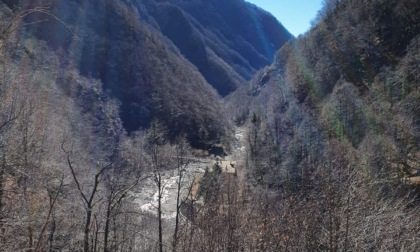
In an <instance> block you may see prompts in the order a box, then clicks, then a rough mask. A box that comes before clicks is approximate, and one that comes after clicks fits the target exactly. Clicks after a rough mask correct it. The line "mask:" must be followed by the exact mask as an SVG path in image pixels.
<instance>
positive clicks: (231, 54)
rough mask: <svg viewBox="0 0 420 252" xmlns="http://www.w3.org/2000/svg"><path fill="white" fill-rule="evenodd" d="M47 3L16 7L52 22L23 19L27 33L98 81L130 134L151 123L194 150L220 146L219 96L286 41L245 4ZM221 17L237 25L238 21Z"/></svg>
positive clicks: (283, 34) (224, 130)
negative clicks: (117, 104) (186, 141)
mask: <svg viewBox="0 0 420 252" xmlns="http://www.w3.org/2000/svg"><path fill="white" fill-rule="evenodd" d="M47 2H48V3H50V2H51V1H41V0H39V1H32V2H30V3H28V2H21V4H20V9H25V8H30V7H34V6H48V8H47V9H46V10H47V11H49V12H51V14H52V15H53V16H54V17H52V16H48V15H46V14H45V13H34V14H32V15H28V16H27V17H26V21H27V22H28V23H33V21H35V23H34V24H32V25H30V26H27V27H26V28H27V29H26V30H27V32H28V34H33V35H34V36H36V37H37V38H39V39H42V40H45V41H46V42H47V43H48V45H49V46H51V48H53V49H55V50H61V51H62V53H63V55H64V57H63V61H64V62H65V64H71V65H74V66H75V67H76V68H77V69H79V71H80V72H81V74H82V75H84V76H89V77H94V78H99V79H100V80H101V81H102V82H103V84H104V88H105V89H107V90H110V91H111V94H112V96H113V97H116V98H118V99H119V100H120V101H121V103H122V106H121V118H122V121H123V125H124V128H125V129H126V130H128V131H129V132H131V131H135V130H138V129H140V128H147V127H148V126H149V124H150V122H151V121H152V119H154V118H155V119H158V120H160V121H162V122H164V123H165V125H166V126H167V127H168V128H169V129H170V136H171V138H172V139H173V138H174V137H175V136H179V135H182V134H186V135H187V136H188V138H189V140H190V142H191V143H193V144H194V145H195V146H197V147H198V146H203V144H204V145H206V144H210V143H213V142H226V137H227V130H228V122H227V120H226V119H225V116H224V114H223V112H222V109H221V105H220V101H219V95H226V94H228V93H230V92H232V91H233V90H235V89H236V88H237V87H238V86H240V85H241V84H242V83H244V82H245V80H247V79H249V78H250V76H251V75H252V74H253V73H254V72H255V71H257V70H258V69H259V68H260V67H262V66H264V65H266V64H269V62H270V61H271V60H272V55H273V52H274V51H275V50H276V49H278V48H280V46H281V45H282V44H284V43H285V41H287V40H288V39H289V38H290V37H291V35H290V34H289V33H288V32H287V31H286V30H285V29H284V28H283V27H282V26H281V25H280V24H279V23H278V22H277V21H276V20H275V19H274V18H273V17H272V16H271V15H269V14H268V13H265V12H263V11H262V10H259V9H257V8H256V7H254V6H251V5H249V4H247V3H245V2H244V1H241V0H236V1H227V2H224V1H150V0H144V1H115V0H104V1H102V0H93V1H81V0H80V1H52V3H51V4H49V5H45V4H46V3H47ZM6 3H8V4H9V6H13V3H9V2H6ZM228 7H229V8H228ZM16 8H17V9H18V8H19V7H16ZM226 11H233V12H235V13H236V12H238V13H240V15H241V16H243V19H241V20H240V22H239V23H238V22H237V21H235V20H237V19H235V18H233V17H232V15H227V14H228V13H227V12H226ZM204 16H206V17H207V19H201V18H202V17H204ZM39 20H43V22H41V23H37V22H38V21H39ZM240 25H242V26H243V27H242V26H241V27H239V26H240ZM249 27H253V28H252V29H248V28H249ZM255 32H257V33H258V34H256V33H255ZM216 91H217V92H216ZM195 129H197V130H195Z"/></svg>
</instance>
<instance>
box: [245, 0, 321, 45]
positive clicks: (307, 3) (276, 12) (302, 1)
mask: <svg viewBox="0 0 420 252" xmlns="http://www.w3.org/2000/svg"><path fill="white" fill-rule="evenodd" d="M246 1H247V2H250V3H253V4H255V5H257V6H259V7H261V8H262V9H264V10H266V11H268V12H270V13H271V14H273V16H275V17H276V18H277V20H278V21H280V23H281V24H282V25H283V26H284V27H285V28H286V29H287V30H288V31H289V32H290V33H292V34H293V35H294V36H295V37H297V36H298V35H299V34H303V33H305V32H306V31H307V30H308V29H309V28H310V26H311V24H310V21H311V20H312V19H314V17H315V16H316V14H317V12H318V10H319V9H320V8H321V4H322V2H323V0H246Z"/></svg>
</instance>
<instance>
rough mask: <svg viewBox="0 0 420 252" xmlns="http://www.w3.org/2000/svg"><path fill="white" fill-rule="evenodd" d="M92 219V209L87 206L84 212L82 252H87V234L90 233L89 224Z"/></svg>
mask: <svg viewBox="0 0 420 252" xmlns="http://www.w3.org/2000/svg"><path fill="white" fill-rule="evenodd" d="M91 219H92V208H91V207H90V206H88V209H87V211H86V223H85V230H84V239H83V252H89V232H90V222H91Z"/></svg>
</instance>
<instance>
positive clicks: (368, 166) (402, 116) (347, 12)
mask: <svg viewBox="0 0 420 252" xmlns="http://www.w3.org/2000/svg"><path fill="white" fill-rule="evenodd" d="M326 4H327V5H326V6H325V7H324V8H323V9H322V10H321V12H320V14H319V16H318V19H317V24H316V25H315V26H314V27H313V28H312V29H311V30H310V31H309V32H308V33H306V34H305V35H303V36H301V37H299V38H297V39H296V40H293V41H290V42H289V43H287V44H286V45H285V46H283V47H282V48H281V49H280V50H279V51H278V52H277V54H276V59H275V61H274V63H273V64H272V65H271V66H270V67H267V68H266V69H264V70H263V71H261V72H260V73H259V74H258V75H256V76H255V77H254V79H253V80H252V81H251V84H250V86H249V87H247V88H242V89H240V90H238V91H236V92H235V93H234V94H232V95H231V96H229V97H228V99H227V100H228V101H229V102H230V106H229V107H230V109H231V110H232V112H234V113H236V122H237V123H238V124H240V123H244V122H246V123H247V124H246V125H247V126H248V136H247V139H248V153H249V156H248V157H249V159H250V160H252V162H250V164H249V170H248V175H249V179H250V180H251V181H253V183H254V184H259V185H260V188H269V189H270V193H269V195H270V196H268V197H271V201H270V203H267V204H269V206H267V208H266V209H265V210H263V211H265V214H268V215H270V214H273V215H274V216H278V213H279V212H280V213H290V214H286V215H285V216H286V217H285V219H281V218H280V219H279V220H278V221H275V223H273V228H274V227H279V226H282V225H283V227H282V228H280V230H283V231H284V230H285V229H288V228H290V230H295V229H297V230H300V234H296V233H293V231H290V232H286V233H285V235H286V236H287V237H288V238H287V239H288V242H290V243H288V244H294V246H295V247H294V249H296V250H299V251H303V250H306V251H317V250H328V251H345V250H355V251H357V250H369V249H373V250H382V251H389V250H392V249H397V248H398V249H400V248H401V249H402V248H403V247H404V248H406V249H408V250H410V251H411V250H412V251H414V248H415V247H416V246H418V243H416V242H413V243H412V242H408V240H409V239H411V238H413V237H414V236H416V233H417V232H418V229H417V226H418V223H419V222H420V219H419V218H417V217H414V216H413V215H412V214H413V213H414V212H416V211H418V209H419V205H418V204H419V203H418V196H419V195H418V188H419V184H418V182H417V181H418V178H419V177H418V176H419V174H420V169H419V165H420V145H419V141H420V121H419V116H420V103H419V102H420V89H419V81H420V79H419V78H420V75H419V64H420V54H419V52H420V43H419V42H420V25H419V23H420V20H419V17H420V5H419V4H418V3H417V1H412V0H404V1H394V0H389V1H382V0H377V1H376V0H375V1H364V0H342V1H326ZM256 192H258V190H256ZM260 197H261V196H260ZM281 202H288V203H285V204H283V203H281ZM409 206H411V207H413V209H414V210H413V211H411V209H409ZM381 214H385V215H387V214H389V216H394V217H395V216H399V217H395V219H392V220H391V219H389V218H385V219H375V218H376V217H375V216H378V215H381ZM372 219H375V220H374V221H373V222H375V224H374V225H375V226H380V227H381V229H382V230H383V231H382V232H379V233H377V232H376V231H375V229H374V228H372V226H369V224H368V223H370V221H371V220H372ZM404 219H410V223H406V224H404V226H399V225H400V222H401V221H403V220H404ZM286 220H287V222H288V223H289V224H288V225H284V222H285V221H286ZM385 230H386V231H385ZM283 231H280V232H283ZM302 233H304V235H301V234H302ZM397 233H398V235H401V236H402V237H405V238H404V240H399V242H398V244H395V243H394V244H393V243H392V242H389V241H390V240H394V239H395V237H396V234H397ZM372 236H377V237H380V238H378V240H375V241H372V240H369V237H372ZM401 236H400V237H401ZM284 246H285V247H287V246H288V245H287V244H286V242H285V243H284ZM294 249H292V250H294Z"/></svg>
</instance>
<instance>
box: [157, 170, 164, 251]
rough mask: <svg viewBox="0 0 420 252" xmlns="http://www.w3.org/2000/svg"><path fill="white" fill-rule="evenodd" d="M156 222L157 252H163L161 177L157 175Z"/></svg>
mask: <svg viewBox="0 0 420 252" xmlns="http://www.w3.org/2000/svg"><path fill="white" fill-rule="evenodd" d="M157 179H158V190H159V191H158V221H159V251H160V252H163V237H162V177H161V175H160V174H158V178H157Z"/></svg>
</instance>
